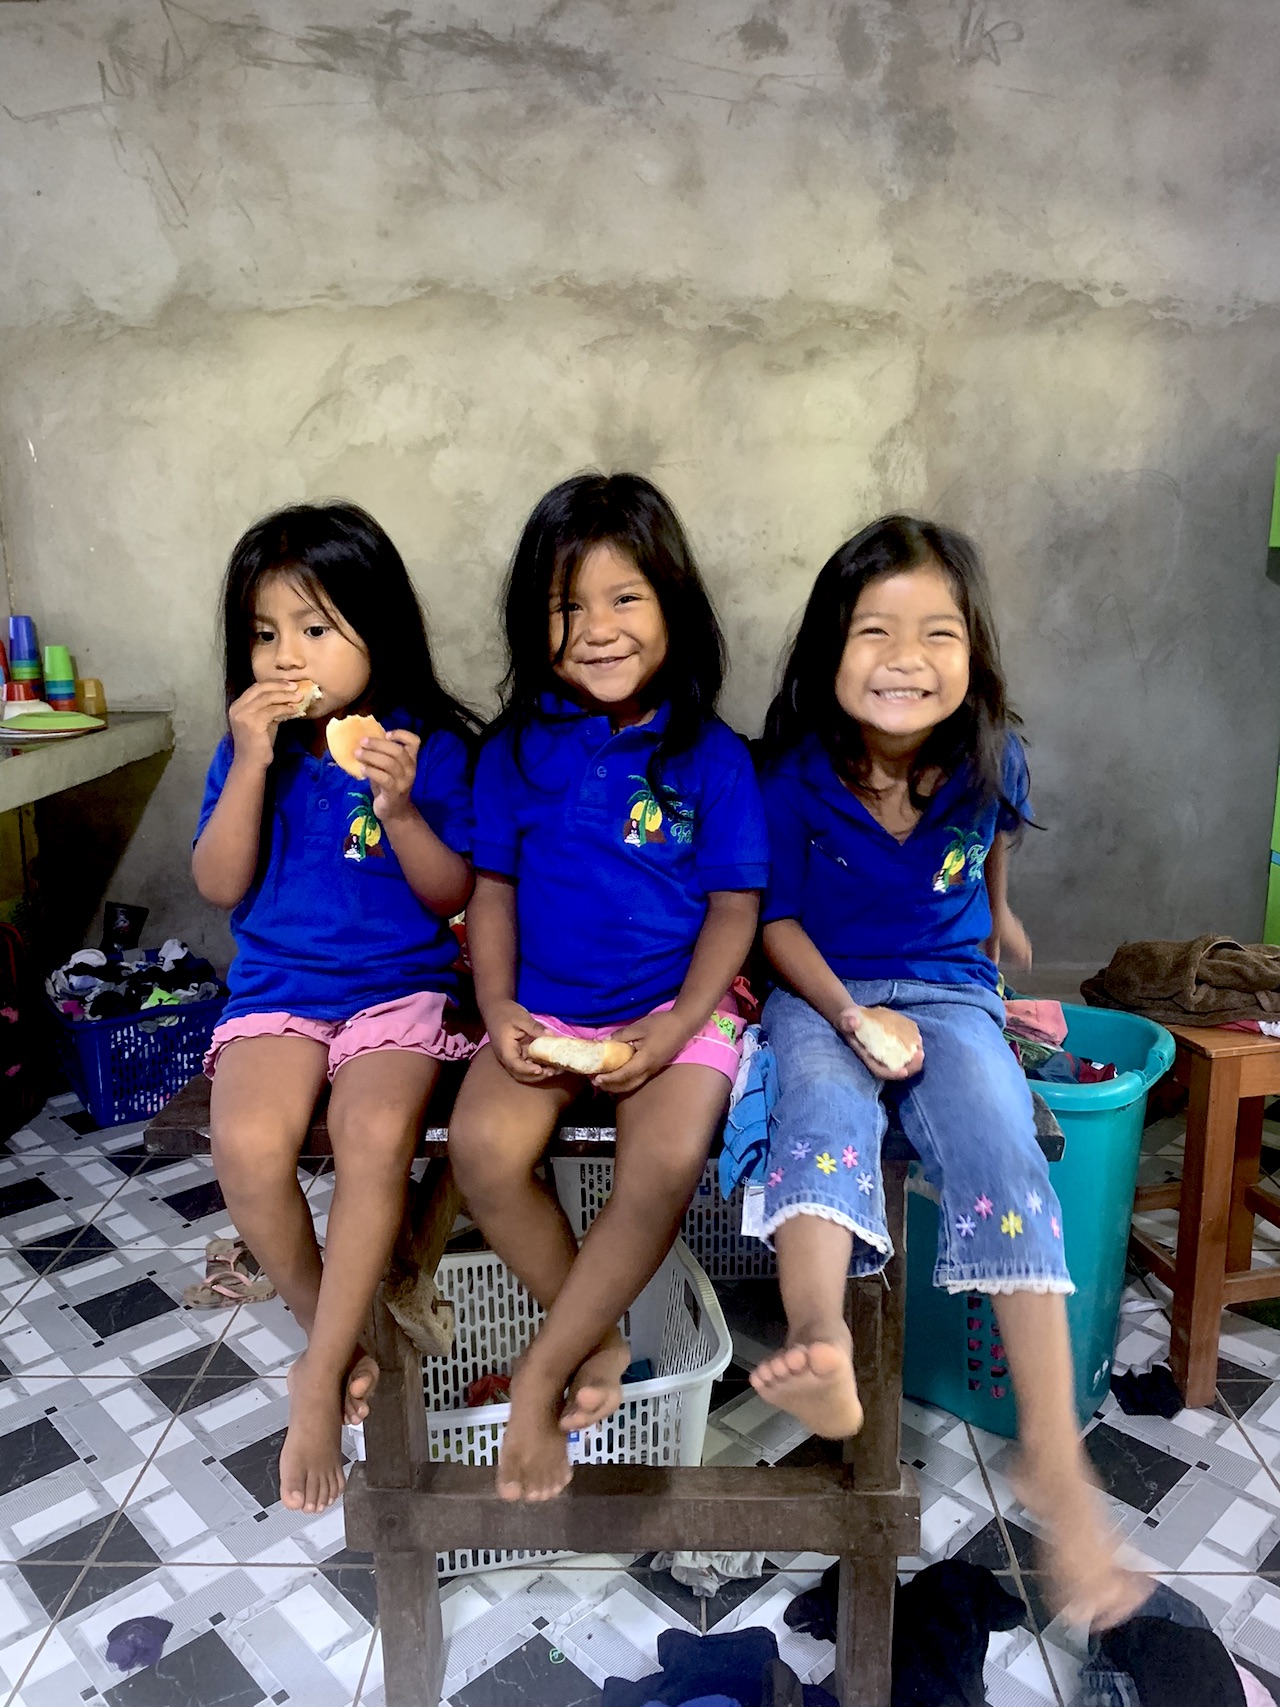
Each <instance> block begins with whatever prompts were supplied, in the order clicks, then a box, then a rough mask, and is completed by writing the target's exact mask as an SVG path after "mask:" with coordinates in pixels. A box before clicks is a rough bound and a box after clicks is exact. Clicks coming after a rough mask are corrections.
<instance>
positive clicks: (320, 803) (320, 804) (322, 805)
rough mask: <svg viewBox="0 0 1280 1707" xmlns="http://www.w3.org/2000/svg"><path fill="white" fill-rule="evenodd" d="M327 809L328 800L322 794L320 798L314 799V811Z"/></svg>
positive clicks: (325, 810)
mask: <svg viewBox="0 0 1280 1707" xmlns="http://www.w3.org/2000/svg"><path fill="white" fill-rule="evenodd" d="M328 810H329V802H328V801H327V800H326V799H325V798H324V796H323V795H321V797H320V799H319V800H317V801H316V811H317V812H327V811H328Z"/></svg>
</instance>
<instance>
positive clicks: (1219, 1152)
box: [1169, 1032, 1243, 1409]
mask: <svg viewBox="0 0 1280 1707" xmlns="http://www.w3.org/2000/svg"><path fill="white" fill-rule="evenodd" d="M1235 1035H1237V1034H1236V1033H1234V1032H1228V1033H1227V1036H1228V1037H1231V1036H1235ZM1241 1035H1243V1034H1241ZM1190 1091H1191V1096H1190V1100H1189V1102H1188V1105H1187V1139H1186V1149H1185V1152H1184V1160H1183V1169H1182V1214H1181V1216H1180V1217H1179V1221H1178V1250H1177V1256H1176V1258H1175V1267H1174V1283H1173V1332H1172V1335H1171V1337H1170V1344H1169V1365H1170V1368H1171V1369H1172V1371H1173V1377H1174V1380H1175V1381H1176V1382H1177V1384H1178V1386H1179V1388H1180V1389H1181V1391H1182V1395H1183V1398H1184V1399H1185V1401H1186V1403H1187V1405H1188V1406H1189V1407H1190V1408H1192V1409H1196V1408H1198V1407H1200V1406H1201V1405H1211V1404H1212V1403H1213V1399H1214V1394H1215V1392H1216V1390H1217V1375H1218V1334H1219V1330H1220V1327H1221V1318H1222V1304H1223V1282H1224V1280H1225V1277H1226V1271H1227V1235H1228V1228H1229V1226H1230V1220H1231V1186H1232V1180H1233V1178H1234V1170H1235V1144H1236V1109H1237V1106H1238V1104H1239V1101H1240V1061H1239V1057H1238V1056H1236V1055H1233V1054H1229V1053H1224V1054H1222V1055H1221V1056H1218V1057H1209V1056H1206V1055H1205V1054H1203V1053H1201V1054H1199V1055H1197V1056H1196V1057H1195V1058H1194V1059H1193V1061H1192V1065H1191V1076H1190Z"/></svg>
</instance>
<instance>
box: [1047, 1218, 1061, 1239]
mask: <svg viewBox="0 0 1280 1707" xmlns="http://www.w3.org/2000/svg"><path fill="white" fill-rule="evenodd" d="M1049 1231H1050V1232H1051V1233H1052V1234H1053V1236H1054V1238H1055V1239H1060V1238H1061V1237H1062V1223H1061V1222H1060V1221H1059V1220H1058V1217H1057V1216H1056V1215H1051V1216H1050V1217H1049Z"/></svg>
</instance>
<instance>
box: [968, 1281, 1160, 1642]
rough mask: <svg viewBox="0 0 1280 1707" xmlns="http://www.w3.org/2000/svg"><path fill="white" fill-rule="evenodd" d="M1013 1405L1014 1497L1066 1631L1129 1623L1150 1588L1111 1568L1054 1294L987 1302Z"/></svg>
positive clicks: (1063, 1320) (1062, 1315)
mask: <svg viewBox="0 0 1280 1707" xmlns="http://www.w3.org/2000/svg"><path fill="white" fill-rule="evenodd" d="M995 1307H996V1314H997V1316H998V1317H999V1320H1000V1334H1001V1338H1002V1340H1003V1343H1004V1349H1005V1354H1006V1356H1007V1357H1008V1359H1009V1372H1010V1374H1011V1376H1012V1378H1013V1385H1014V1390H1015V1392H1016V1394H1017V1398H1018V1439H1019V1442H1020V1444H1021V1446H1022V1469H1021V1475H1020V1477H1019V1478H1018V1493H1019V1496H1020V1498H1021V1499H1022V1502H1023V1504H1024V1505H1025V1506H1026V1507H1027V1509H1028V1510H1029V1511H1030V1512H1032V1514H1033V1515H1034V1516H1035V1517H1036V1518H1037V1519H1038V1520H1039V1521H1040V1522H1041V1523H1042V1524H1043V1525H1044V1528H1045V1552H1046V1557H1047V1563H1048V1567H1049V1572H1050V1575H1051V1577H1052V1579H1053V1582H1054V1590H1055V1599H1056V1601H1057V1604H1058V1607H1059V1609H1060V1610H1062V1611H1064V1612H1065V1613H1066V1615H1067V1616H1068V1618H1069V1619H1070V1620H1071V1622H1072V1623H1075V1624H1085V1625H1089V1626H1090V1627H1092V1628H1094V1629H1106V1628H1108V1627H1109V1626H1111V1625H1113V1624H1119V1623H1122V1622H1123V1621H1124V1619H1126V1618H1130V1617H1132V1616H1133V1614H1134V1613H1135V1612H1136V1611H1137V1610H1138V1608H1139V1607H1140V1606H1141V1605H1142V1603H1143V1602H1144V1601H1145V1600H1146V1598H1147V1596H1148V1595H1149V1594H1150V1593H1151V1584H1150V1582H1148V1581H1147V1579H1146V1578H1145V1577H1143V1576H1140V1575H1138V1574H1137V1573H1136V1572H1134V1571H1128V1570H1125V1569H1124V1567H1123V1566H1122V1565H1121V1564H1120V1563H1119V1561H1118V1560H1117V1558H1116V1549H1115V1544H1114V1541H1113V1539H1112V1537H1111V1535H1110V1534H1109V1533H1108V1524H1107V1520H1106V1513H1105V1511H1104V1509H1103V1505H1102V1499H1101V1496H1100V1495H1099V1493H1098V1491H1097V1489H1096V1487H1095V1486H1094V1482H1093V1478H1092V1476H1091V1474H1090V1472H1089V1468H1088V1464H1087V1462H1086V1459H1085V1454H1084V1448H1083V1446H1082V1445H1081V1441H1080V1434H1079V1430H1078V1428H1077V1425H1076V1415H1075V1380H1074V1375H1073V1372H1072V1364H1071V1344H1070V1338H1069V1335H1068V1332H1067V1310H1066V1303H1065V1300H1064V1299H1063V1296H1062V1294H1061V1293H1052V1292H1047V1293H1046V1292H1010V1293H1005V1294H1002V1295H1001V1296H1000V1297H998V1298H996V1299H995Z"/></svg>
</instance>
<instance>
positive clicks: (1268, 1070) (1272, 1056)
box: [1240, 1037, 1280, 1097]
mask: <svg viewBox="0 0 1280 1707" xmlns="http://www.w3.org/2000/svg"><path fill="white" fill-rule="evenodd" d="M1264 1042H1266V1043H1267V1044H1268V1045H1269V1047H1268V1048H1267V1050H1266V1052H1265V1053H1263V1052H1262V1051H1261V1050H1260V1051H1259V1052H1258V1053H1257V1054H1256V1055H1247V1056H1246V1057H1245V1058H1244V1059H1243V1060H1242V1061H1241V1063H1240V1095H1241V1096H1242V1097H1273V1096H1277V1095H1280V1038H1271V1037H1268V1038H1265V1039H1264Z"/></svg>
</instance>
